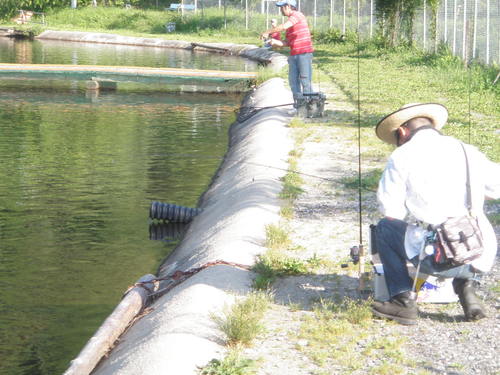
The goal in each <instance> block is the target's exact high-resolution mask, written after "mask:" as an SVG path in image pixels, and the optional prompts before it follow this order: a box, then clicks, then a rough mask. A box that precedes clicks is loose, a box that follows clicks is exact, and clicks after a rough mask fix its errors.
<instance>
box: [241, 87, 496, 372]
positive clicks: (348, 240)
mask: <svg viewBox="0 0 500 375" xmlns="http://www.w3.org/2000/svg"><path fill="white" fill-rule="evenodd" d="M321 91H323V92H326V94H327V98H328V99H327V101H328V103H327V106H326V118H324V119H322V123H321V124H320V125H317V124H316V125H314V126H312V127H309V128H308V136H307V138H306V139H305V141H304V142H303V144H302V149H303V152H302V155H301V157H300V159H299V162H298V168H299V171H300V172H301V174H302V175H301V177H302V179H303V180H304V185H303V186H302V188H303V189H304V192H303V193H302V194H301V195H300V197H299V198H298V199H297V200H296V201H295V203H294V217H293V218H292V219H290V220H284V225H285V226H286V227H287V228H288V229H289V231H290V233H291V239H292V245H291V246H290V250H289V251H288V253H289V254H290V255H291V256H294V257H298V258H301V259H309V258H311V257H313V256H316V257H319V258H327V259H330V260H331V261H332V262H339V263H341V262H346V261H348V260H349V249H350V247H351V246H354V245H358V244H359V243H360V242H361V241H360V233H361V234H362V236H363V239H362V241H363V243H364V244H365V246H367V245H366V244H367V242H368V241H367V239H368V226H369V224H371V223H375V222H376V220H377V218H378V213H377V207H376V201H375V193H374V192H365V193H364V194H363V196H362V217H363V228H362V230H361V231H360V228H359V200H358V195H357V194H358V193H357V190H356V189H352V190H351V189H346V188H345V186H344V185H343V184H341V183H340V180H341V179H342V178H345V177H352V176H357V171H358V150H357V147H358V144H357V140H356V137H357V129H356V127H354V126H351V127H349V126H331V125H330V124H331V123H336V124H338V123H339V121H340V122H342V119H341V116H345V114H346V113H355V110H356V108H355V107H354V106H353V105H352V104H351V103H350V102H349V101H348V99H347V98H346V97H345V96H344V95H343V94H342V92H341V91H340V89H338V88H337V87H336V86H335V85H334V84H333V83H330V84H328V85H326V84H322V87H321ZM330 122H331V123H330ZM293 131H296V132H297V131H303V130H300V129H293ZM373 137H375V134H373ZM387 156H388V154H387ZM383 166H384V160H364V161H363V168H372V167H378V168H383ZM496 209H498V207H496ZM496 229H498V228H496ZM497 233H498V231H497ZM356 271H357V268H356V267H354V266H349V267H348V268H347V269H345V270H341V271H339V272H336V273H335V274H332V273H331V271H330V272H325V273H321V272H319V273H318V274H312V275H304V276H292V277H283V278H279V279H278V280H276V282H275V283H274V284H273V285H272V290H273V294H274V303H273V304H272V306H271V308H270V309H269V310H268V312H267V314H266V317H265V318H264V325H265V327H266V331H265V333H264V334H262V335H260V336H259V337H258V338H257V340H256V341H255V342H254V344H253V346H252V347H250V348H248V349H246V350H245V351H244V355H245V357H249V358H252V359H256V360H258V361H259V365H260V369H259V370H258V374H259V375H271V374H272V375H277V374H287V375H305V374H318V375H319V374H323V375H324V374H353V373H356V374H385V373H388V374H389V373H391V374H399V373H404V374H498V373H500V359H499V358H500V357H499V356H498V353H499V351H498V349H499V348H498V341H497V338H498V337H499V333H500V325H499V324H498V307H499V297H498V291H497V290H498V286H497V285H498V274H499V266H498V262H497V264H496V266H495V268H494V270H493V271H492V272H491V273H490V274H489V275H488V276H487V277H485V278H484V280H483V281H484V282H483V284H482V286H481V291H480V292H481V296H482V297H483V299H484V303H485V306H486V308H487V311H488V314H489V317H488V318H486V319H483V320H481V321H479V322H476V323H469V322H465V321H464V320H463V315H462V309H461V307H460V305H459V304H458V303H450V304H420V305H419V309H420V320H419V323H418V324H417V325H416V326H411V327H408V326H401V325H397V324H394V323H392V322H387V321H383V320H375V321H374V322H375V323H374V327H373V329H372V330H371V332H372V334H371V335H370V334H368V336H367V337H363V339H362V340H360V341H359V342H358V343H357V345H358V347H359V348H358V349H359V351H363V350H366V348H367V347H368V346H369V343H370V342H373V341H375V340H380V339H381V338H388V339H390V338H400V339H401V340H400V341H401V342H402V344H401V346H400V348H399V349H400V351H401V352H402V355H403V357H404V358H405V359H401V360H397V359H396V360H393V361H392V362H395V365H394V366H392V367H391V366H389V365H387V362H388V360H386V358H380V357H377V355H375V354H373V355H370V354H367V355H366V356H365V358H363V360H362V364H361V365H360V366H357V368H356V366H355V367H349V366H347V367H346V366H343V365H342V363H341V361H340V362H339V361H335V360H332V359H331V358H330V359H323V360H318V358H315V356H314V355H312V354H311V353H314V351H313V350H312V348H311V350H308V349H309V348H308V347H309V346H311V345H312V343H310V342H308V340H305V339H303V338H301V337H300V335H298V334H297V332H299V331H300V330H301V326H302V325H303V324H304V321H306V320H307V319H308V318H313V319H314V312H313V306H314V304H315V303H317V302H318V301H321V300H323V301H325V300H326V301H327V300H339V298H343V297H349V298H353V299H357V298H366V295H365V294H363V295H360V293H359V292H358V290H357V288H358V274H357V272H356ZM367 271H370V270H369V269H367ZM370 286H371V285H370ZM367 353H368V352H367ZM346 355H349V354H346ZM408 359H411V360H408ZM353 368H356V369H355V370H353Z"/></svg>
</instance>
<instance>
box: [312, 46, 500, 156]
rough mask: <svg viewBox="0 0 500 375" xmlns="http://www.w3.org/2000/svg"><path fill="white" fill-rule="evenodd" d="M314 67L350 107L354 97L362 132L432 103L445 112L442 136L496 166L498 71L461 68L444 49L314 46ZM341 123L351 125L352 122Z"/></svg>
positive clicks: (499, 98)
mask: <svg viewBox="0 0 500 375" xmlns="http://www.w3.org/2000/svg"><path fill="white" fill-rule="evenodd" d="M315 61H316V64H317V66H318V67H319V68H320V69H321V70H322V71H324V72H326V73H327V74H328V75H329V76H330V77H331V78H332V80H333V81H334V82H336V83H337V84H338V85H339V86H340V87H341V88H342V90H343V91H344V92H345V93H346V94H347V95H348V96H349V97H350V98H351V99H352V101H353V102H356V101H357V99H358V95H359V98H360V110H361V111H360V119H361V125H362V126H363V127H367V128H373V127H374V125H375V124H376V122H377V121H378V120H379V119H380V118H382V117H383V116H384V115H386V114H388V113H390V112H391V111H393V110H395V109H397V108H399V107H400V106H402V105H404V104H406V103H423V102H437V103H441V104H444V105H446V106H447V108H448V110H449V112H450V117H449V120H448V126H447V127H445V128H444V133H446V134H449V135H454V136H457V137H458V138H460V139H462V140H464V141H466V142H470V143H472V144H474V145H476V146H478V147H479V148H480V149H481V150H483V151H484V152H486V154H487V155H488V156H489V157H490V158H492V159H493V160H495V161H500V143H499V142H498V137H499V134H498V130H499V119H500V105H499V103H500V85H499V84H496V85H493V84H492V83H493V80H494V79H495V76H496V74H497V73H498V67H485V66H483V65H479V64H472V65H471V66H470V67H466V66H464V64H463V63H462V62H461V61H460V60H459V59H458V58H456V57H453V56H452V55H451V54H450V53H449V51H447V50H446V49H443V50H442V51H441V52H440V53H439V54H432V55H431V54H426V53H423V52H421V51H418V50H416V49H410V48H401V49H385V48H381V47H380V46H378V45H377V44H376V43H375V42H370V43H362V44H360V45H357V44H356V43H354V42H346V43H335V44H328V45H327V44H320V45H317V47H316V54H315ZM355 117H357V115H356V116H355ZM347 120H348V121H349V122H352V123H357V118H352V117H351V118H350V119H347Z"/></svg>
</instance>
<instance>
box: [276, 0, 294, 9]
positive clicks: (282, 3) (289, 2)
mask: <svg viewBox="0 0 500 375" xmlns="http://www.w3.org/2000/svg"><path fill="white" fill-rule="evenodd" d="M285 5H290V6H292V7H294V8H297V2H296V1H295V0H284V1H278V2H277V3H276V6H277V7H283V6H285Z"/></svg>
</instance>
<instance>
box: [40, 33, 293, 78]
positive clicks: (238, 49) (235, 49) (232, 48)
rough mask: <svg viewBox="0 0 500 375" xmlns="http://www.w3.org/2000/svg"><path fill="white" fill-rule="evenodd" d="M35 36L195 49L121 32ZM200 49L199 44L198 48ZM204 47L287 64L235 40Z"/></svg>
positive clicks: (189, 44) (274, 64)
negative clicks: (121, 33)
mask: <svg viewBox="0 0 500 375" xmlns="http://www.w3.org/2000/svg"><path fill="white" fill-rule="evenodd" d="M36 39H41V40H59V41H69V42H84V43H103V44H120V45H130V46H144V47H159V48H177V49H188V50H193V49H195V48H194V47H193V43H192V42H186V41H182V40H167V39H158V38H142V37H132V36H124V35H118V34H108V33H95V32H84V31H56V30H46V31H44V32H42V33H41V34H39V35H38V36H36ZM196 48H198V47H196ZM199 49H201V50H209V51H210V50H211V51H212V52H219V53H224V52H225V51H228V52H229V53H230V54H231V55H235V56H241V57H244V58H248V59H251V60H254V61H258V62H260V63H263V64H265V65H266V66H269V67H270V68H271V69H273V70H281V69H282V68H283V67H284V66H286V65H287V57H286V56H284V55H282V54H280V53H277V52H274V51H271V50H268V49H266V48H259V47H257V46H254V45H246V44H234V43H203V47H200V48H199Z"/></svg>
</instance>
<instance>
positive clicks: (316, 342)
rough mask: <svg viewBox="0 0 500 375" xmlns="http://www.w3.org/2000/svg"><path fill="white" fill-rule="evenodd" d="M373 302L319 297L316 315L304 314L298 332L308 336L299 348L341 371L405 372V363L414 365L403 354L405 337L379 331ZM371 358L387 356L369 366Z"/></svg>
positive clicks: (408, 365) (319, 361)
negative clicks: (375, 323)
mask: <svg viewBox="0 0 500 375" xmlns="http://www.w3.org/2000/svg"><path fill="white" fill-rule="evenodd" d="M370 304H371V301H369V300H368V301H357V300H351V299H344V300H342V301H341V302H340V303H335V302H333V301H325V300H320V301H319V303H318V305H317V306H316V308H315V309H314V316H308V317H306V318H304V321H303V322H302V325H301V328H300V330H299V332H298V338H299V339H303V340H306V341H307V345H304V346H301V347H297V349H298V350H300V351H302V352H303V353H304V354H305V355H307V356H308V357H309V358H311V359H312V360H313V361H314V362H316V364H317V365H318V366H321V367H322V368H325V367H327V368H332V367H335V368H339V367H340V368H342V371H340V372H338V373H345V374H349V373H352V372H354V371H356V370H360V369H366V373H370V374H386V373H390V374H391V375H393V374H399V373H404V371H405V369H406V367H412V365H410V364H409V363H408V361H407V360H406V359H405V358H404V351H403V346H404V343H405V340H404V339H403V338H398V337H397V338H384V337H382V336H381V335H380V332H379V327H378V326H377V325H374V324H373V318H372V313H371V309H370ZM368 358H384V362H383V363H380V364H378V365H377V367H373V368H371V369H368V365H367V359H368ZM389 369H390V372H386V371H389Z"/></svg>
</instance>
